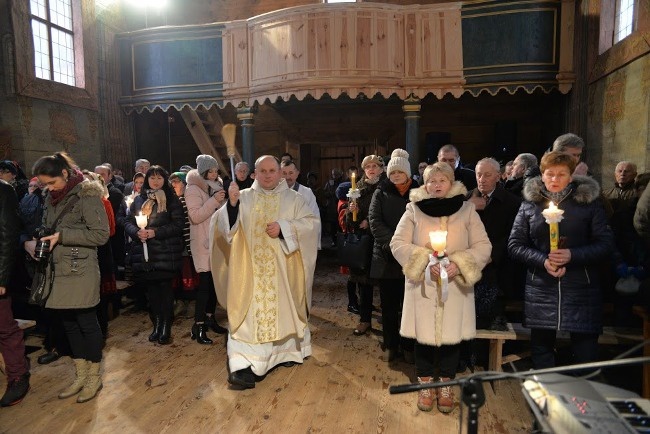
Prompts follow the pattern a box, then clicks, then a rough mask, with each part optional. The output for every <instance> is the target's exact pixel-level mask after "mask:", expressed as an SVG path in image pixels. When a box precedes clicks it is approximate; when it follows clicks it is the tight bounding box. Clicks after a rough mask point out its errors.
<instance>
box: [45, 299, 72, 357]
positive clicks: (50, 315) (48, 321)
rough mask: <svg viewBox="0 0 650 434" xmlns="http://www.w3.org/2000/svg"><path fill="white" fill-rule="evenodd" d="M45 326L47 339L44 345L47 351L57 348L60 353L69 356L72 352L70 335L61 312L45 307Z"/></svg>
mask: <svg viewBox="0 0 650 434" xmlns="http://www.w3.org/2000/svg"><path fill="white" fill-rule="evenodd" d="M42 318H43V326H44V327H45V330H46V331H45V339H43V347H45V349H46V350H47V351H52V350H56V351H57V352H58V353H59V354H61V355H63V356H67V355H69V354H71V351H70V344H69V343H68V337H67V336H66V334H65V328H64V327H63V320H62V318H61V315H59V312H58V311H57V310H54V309H43V316H42Z"/></svg>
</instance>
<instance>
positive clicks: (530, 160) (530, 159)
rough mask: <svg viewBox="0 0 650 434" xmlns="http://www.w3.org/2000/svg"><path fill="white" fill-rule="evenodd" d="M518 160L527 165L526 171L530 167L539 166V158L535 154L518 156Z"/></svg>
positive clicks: (525, 153)
mask: <svg viewBox="0 0 650 434" xmlns="http://www.w3.org/2000/svg"><path fill="white" fill-rule="evenodd" d="M517 159H519V161H521V162H522V163H524V164H525V165H526V169H528V168H529V167H533V166H537V157H536V156H534V155H533V154H529V153H527V152H524V153H523V154H519V155H517V158H515V160H517Z"/></svg>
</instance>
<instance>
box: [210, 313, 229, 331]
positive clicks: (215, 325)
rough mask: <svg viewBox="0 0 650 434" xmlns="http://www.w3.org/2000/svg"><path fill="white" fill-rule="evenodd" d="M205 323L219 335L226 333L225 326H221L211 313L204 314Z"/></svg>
mask: <svg viewBox="0 0 650 434" xmlns="http://www.w3.org/2000/svg"><path fill="white" fill-rule="evenodd" d="M205 324H206V325H207V326H208V327H210V328H211V329H212V331H213V332H215V333H217V334H219V335H225V334H226V333H228V329H227V328H225V327H221V326H220V325H219V323H217V320H216V319H214V316H213V315H206V316H205Z"/></svg>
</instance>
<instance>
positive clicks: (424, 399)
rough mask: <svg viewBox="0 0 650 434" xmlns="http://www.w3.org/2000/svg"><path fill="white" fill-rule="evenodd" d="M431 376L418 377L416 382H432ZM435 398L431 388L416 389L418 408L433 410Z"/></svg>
mask: <svg viewBox="0 0 650 434" xmlns="http://www.w3.org/2000/svg"><path fill="white" fill-rule="evenodd" d="M432 382H433V377H418V383H420V384H427V383H432ZM435 399H436V392H435V391H434V390H433V389H420V390H419V391H418V408H419V409H420V410H422V411H431V410H433V401H434V400H435Z"/></svg>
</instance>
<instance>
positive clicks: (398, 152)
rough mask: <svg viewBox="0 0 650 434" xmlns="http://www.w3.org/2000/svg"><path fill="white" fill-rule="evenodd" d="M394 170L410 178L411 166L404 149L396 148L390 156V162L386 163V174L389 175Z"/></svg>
mask: <svg viewBox="0 0 650 434" xmlns="http://www.w3.org/2000/svg"><path fill="white" fill-rule="evenodd" d="M396 170H399V171H400V172H404V173H406V176H408V177H409V178H410V177H411V164H410V163H409V153H408V152H406V151H405V150H404V149H400V148H397V149H395V150H394V151H393V153H392V154H390V161H389V162H388V170H386V174H387V175H388V176H390V174H391V173H392V172H394V171H396Z"/></svg>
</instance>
